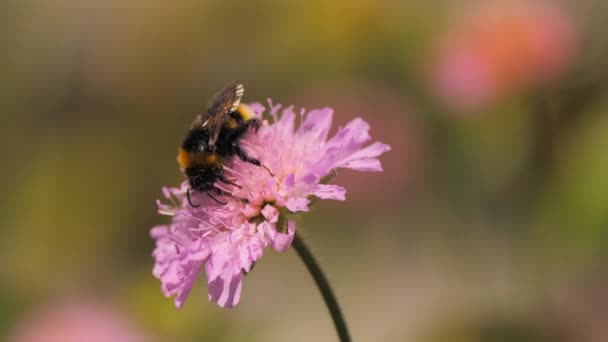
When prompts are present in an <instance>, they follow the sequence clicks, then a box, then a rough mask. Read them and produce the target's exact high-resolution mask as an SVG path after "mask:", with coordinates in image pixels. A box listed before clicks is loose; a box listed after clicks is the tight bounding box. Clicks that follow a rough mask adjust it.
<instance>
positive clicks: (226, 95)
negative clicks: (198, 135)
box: [192, 83, 245, 147]
mask: <svg viewBox="0 0 608 342" xmlns="http://www.w3.org/2000/svg"><path fill="white" fill-rule="evenodd" d="M244 92H245V87H243V85H242V84H240V83H230V84H228V85H227V86H226V87H224V89H223V90H222V91H220V92H219V93H217V94H215V95H214V96H213V98H211V100H210V101H209V103H208V104H207V109H206V110H205V112H204V113H203V114H201V115H199V116H198V117H197V118H196V119H195V120H194V122H192V128H206V129H207V130H208V132H209V142H208V143H209V147H212V146H214V145H215V142H216V141H217V138H218V136H219V134H220V131H221V130H222V126H223V125H224V123H225V122H226V120H227V119H228V115H229V114H230V113H231V112H234V111H235V110H236V108H237V107H238V106H239V103H241V98H242V97H243V93H244Z"/></svg>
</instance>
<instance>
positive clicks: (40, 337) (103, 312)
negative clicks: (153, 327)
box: [8, 298, 152, 342]
mask: <svg viewBox="0 0 608 342" xmlns="http://www.w3.org/2000/svg"><path fill="white" fill-rule="evenodd" d="M8 341H10V342H82V341H87V342H108V341H113V342H144V341H145V342H149V341H152V339H150V337H149V336H146V334H144V333H143V332H142V331H141V330H140V329H138V327H136V326H135V324H134V323H133V322H131V321H130V320H129V319H128V318H127V317H125V315H124V314H123V313H121V312H119V311H117V310H116V308H113V307H111V306H108V305H107V304H104V303H102V302H101V301H99V300H94V299H86V298H81V299H72V300H68V301H64V302H61V303H56V304H53V305H50V306H48V307H44V308H42V309H39V310H35V311H34V312H33V313H31V314H28V315H27V316H26V317H25V318H24V319H23V320H20V321H19V323H18V324H17V326H16V327H15V329H14V331H13V332H12V334H11V335H10V336H9V337H8Z"/></svg>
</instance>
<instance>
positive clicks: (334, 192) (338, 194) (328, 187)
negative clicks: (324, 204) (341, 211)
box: [312, 184, 346, 201]
mask: <svg viewBox="0 0 608 342" xmlns="http://www.w3.org/2000/svg"><path fill="white" fill-rule="evenodd" d="M312 194H313V195H315V196H317V197H319V198H321V199H333V200H338V201H344V200H345V199H346V189H344V188H343V187H341V186H339V185H333V184H319V185H317V189H316V190H315V191H314V192H313V193H312Z"/></svg>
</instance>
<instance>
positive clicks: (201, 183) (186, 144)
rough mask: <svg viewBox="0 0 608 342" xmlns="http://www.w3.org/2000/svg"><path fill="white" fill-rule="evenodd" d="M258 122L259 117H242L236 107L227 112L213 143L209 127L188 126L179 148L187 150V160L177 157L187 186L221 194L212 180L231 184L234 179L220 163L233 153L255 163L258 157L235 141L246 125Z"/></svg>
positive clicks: (253, 124)
mask: <svg viewBox="0 0 608 342" xmlns="http://www.w3.org/2000/svg"><path fill="white" fill-rule="evenodd" d="M260 124H261V123H260V120H259V119H257V118H252V119H249V120H246V119H245V118H244V115H243V113H241V112H240V111H239V110H236V111H234V112H232V113H230V115H228V116H227V120H226V121H225V123H224V124H223V126H222V128H221V130H220V133H219V135H218V136H217V140H216V141H215V143H214V144H213V145H211V144H210V143H209V138H210V131H209V129H207V128H206V127H198V128H193V129H191V130H190V131H189V132H188V134H187V135H186V137H185V139H184V141H183V143H182V146H181V150H182V151H185V152H186V153H187V156H188V157H187V160H186V162H184V163H182V161H181V160H180V164H182V167H183V168H184V173H185V175H186V177H187V178H188V181H189V183H190V187H191V189H193V190H197V191H200V192H205V193H208V194H209V192H211V191H213V192H215V193H218V194H222V191H221V190H219V189H218V188H217V187H216V186H215V185H214V184H215V183H216V182H218V181H219V182H222V183H226V184H233V185H234V182H232V181H230V180H228V179H226V177H225V176H224V168H223V166H224V163H225V162H226V161H228V160H229V159H230V158H232V157H233V156H235V155H236V156H238V157H239V158H240V159H241V160H243V161H246V162H249V163H252V164H254V165H258V166H259V165H260V161H259V160H257V159H255V158H252V157H249V156H248V155H247V154H246V153H245V152H244V151H243V150H242V149H241V146H240V145H239V141H240V139H241V138H242V137H243V135H244V134H245V133H246V132H247V130H248V129H249V127H253V128H255V129H256V130H257V128H259V127H260ZM181 153H182V152H181V151H180V154H181Z"/></svg>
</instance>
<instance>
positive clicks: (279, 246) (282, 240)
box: [270, 221, 296, 252]
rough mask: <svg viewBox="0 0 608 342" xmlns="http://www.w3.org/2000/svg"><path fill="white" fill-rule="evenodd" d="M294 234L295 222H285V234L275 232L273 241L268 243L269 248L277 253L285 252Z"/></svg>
mask: <svg viewBox="0 0 608 342" xmlns="http://www.w3.org/2000/svg"><path fill="white" fill-rule="evenodd" d="M295 232H296V222H295V221H287V233H286V234H284V233H280V232H276V234H275V235H274V239H273V240H271V241H270V246H272V248H274V249H275V250H276V251H277V252H285V251H287V249H288V248H289V246H291V242H292V241H293V237H294V235H295Z"/></svg>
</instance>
